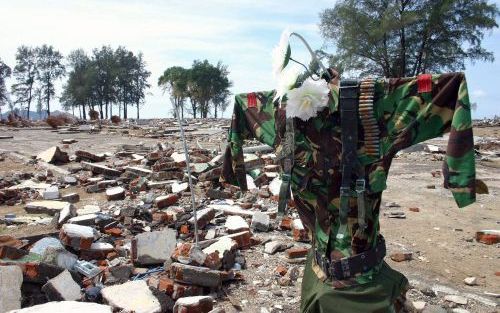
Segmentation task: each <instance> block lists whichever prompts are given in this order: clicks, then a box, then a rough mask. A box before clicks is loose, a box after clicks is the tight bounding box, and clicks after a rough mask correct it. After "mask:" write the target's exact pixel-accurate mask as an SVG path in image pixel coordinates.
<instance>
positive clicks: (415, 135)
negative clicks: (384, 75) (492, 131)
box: [379, 73, 476, 207]
mask: <svg viewBox="0 0 500 313" xmlns="http://www.w3.org/2000/svg"><path fill="white" fill-rule="evenodd" d="M386 90H388V91H386V92H385V94H384V97H383V100H382V106H381V107H383V112H379V114H383V115H384V120H385V121H386V122H385V123H384V124H385V127H386V129H385V131H386V132H387V137H386V140H387V141H386V142H385V147H386V151H387V152H388V154H392V155H393V154H395V153H396V152H398V151H400V150H402V149H405V148H407V147H409V146H412V145H415V144H417V143H420V142H423V141H425V140H428V139H432V138H436V137H439V136H442V135H443V134H444V133H449V139H448V146H447V150H446V157H445V160H444V164H443V176H444V187H445V188H448V189H450V190H451V191H452V193H453V196H454V198H455V201H456V202H457V204H458V206H459V207H464V206H466V205H469V204H471V203H473V202H474V201H475V199H476V195H475V174H476V171H475V156H474V139H473V134H472V118H471V108H470V103H469V96H468V91H467V82H466V80H465V75H464V74H463V73H450V74H441V75H420V76H418V77H413V78H403V79H391V80H389V82H388V85H387V86H386ZM382 146H384V145H382Z"/></svg>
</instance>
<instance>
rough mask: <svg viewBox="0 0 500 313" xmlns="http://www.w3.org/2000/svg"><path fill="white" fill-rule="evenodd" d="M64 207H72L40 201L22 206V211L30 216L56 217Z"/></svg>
mask: <svg viewBox="0 0 500 313" xmlns="http://www.w3.org/2000/svg"><path fill="white" fill-rule="evenodd" d="M66 206H73V205H72V204H71V203H68V202H63V201H54V200H40V201H33V202H29V203H28V204H26V205H25V206H24V210H25V211H26V212H27V213H30V214H48V215H56V213H59V212H60V211H61V210H62V209H64V208H65V207H66Z"/></svg>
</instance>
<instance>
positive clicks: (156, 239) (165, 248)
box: [132, 228, 177, 265]
mask: <svg viewBox="0 0 500 313" xmlns="http://www.w3.org/2000/svg"><path fill="white" fill-rule="evenodd" d="M176 238H177V232H176V231H175V230H173V229H170V228H165V229H164V230H162V231H154V232H149V233H142V234H139V235H137V236H136V237H135V238H134V239H133V240H132V260H133V261H134V262H135V263H138V264H142V265H148V264H162V263H163V262H165V261H166V260H167V259H169V258H170V256H171V255H172V252H173V251H174V249H175V246H176V244H177V239H176Z"/></svg>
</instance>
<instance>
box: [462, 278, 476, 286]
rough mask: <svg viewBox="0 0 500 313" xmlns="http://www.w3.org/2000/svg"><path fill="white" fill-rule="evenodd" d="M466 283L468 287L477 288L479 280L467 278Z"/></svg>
mask: <svg viewBox="0 0 500 313" xmlns="http://www.w3.org/2000/svg"><path fill="white" fill-rule="evenodd" d="M464 283H465V284H466V285H468V286H475V285H477V278H476V277H467V278H465V279H464Z"/></svg>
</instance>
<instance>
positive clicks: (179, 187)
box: [172, 182, 189, 193]
mask: <svg viewBox="0 0 500 313" xmlns="http://www.w3.org/2000/svg"><path fill="white" fill-rule="evenodd" d="M188 189H189V184H188V183H181V184H179V183H177V182H175V183H173V184H172V192H173V193H179V192H183V191H186V190H188Z"/></svg>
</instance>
